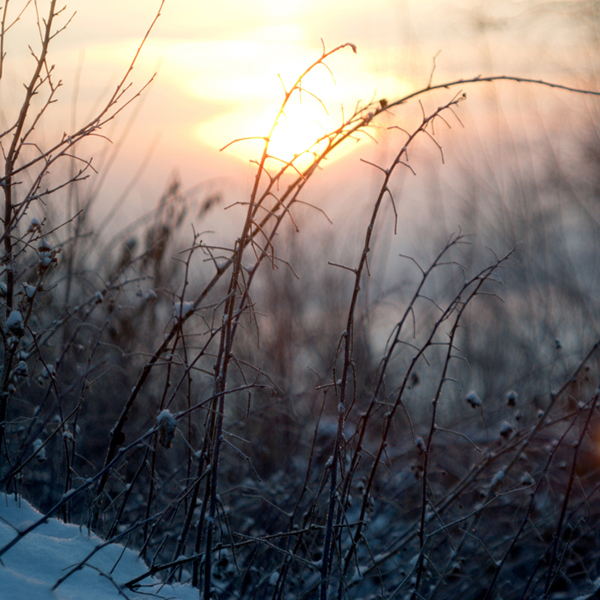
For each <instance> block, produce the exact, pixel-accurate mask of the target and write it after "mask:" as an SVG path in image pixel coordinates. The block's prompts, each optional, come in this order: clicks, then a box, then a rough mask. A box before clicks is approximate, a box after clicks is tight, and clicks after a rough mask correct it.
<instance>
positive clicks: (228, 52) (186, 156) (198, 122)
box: [0, 0, 589, 208]
mask: <svg viewBox="0 0 600 600" xmlns="http://www.w3.org/2000/svg"><path fill="white" fill-rule="evenodd" d="M20 4H24V2H21V3H20ZM45 4H46V3H45V2H41V3H39V5H40V7H43V6H44V5H45ZM579 4H580V3H578V2H575V1H574V2H572V3H571V4H569V3H566V4H563V5H562V8H561V9H560V10H555V9H553V8H546V9H541V8H539V6H538V4H536V3H535V2H532V1H529V0H528V1H523V0H521V1H516V2H479V1H477V0H427V1H417V0H372V1H371V2H368V3H366V2H364V1H358V0H344V1H341V0H321V1H318V2H317V1H316V0H297V1H294V2H287V1H280V0H252V1H247V0H246V1H242V0H224V1H223V2H220V3H203V2H198V1H197V0H166V2H165V3H164V6H163V8H162V12H161V16H160V18H159V19H158V21H157V23H156V25H155V27H154V29H153V31H152V33H151V34H150V37H149V39H148V40H147V42H146V45H145V47H144V49H143V50H142V53H141V55H140V57H139V59H138V62H137V63H136V66H135V69H134V70H133V72H132V74H131V81H132V83H133V88H132V89H139V87H141V86H142V85H143V84H144V83H145V82H146V81H148V80H149V78H150V77H151V76H152V74H153V73H155V72H156V73H157V76H156V79H155V80H154V82H153V83H152V85H151V86H150V88H149V89H148V90H146V92H145V93H144V94H143V96H142V98H141V100H140V101H139V102H137V103H135V104H134V105H133V106H132V107H131V109H130V110H128V111H126V112H124V113H123V114H122V115H121V116H120V118H119V119H118V120H117V122H116V123H114V124H111V125H110V126H109V127H108V128H107V130H106V132H105V133H106V134H107V136H108V137H109V138H110V139H111V140H112V142H113V143H112V145H107V144H106V143H104V141H102V142H100V143H99V144H98V146H97V147H94V148H93V153H94V154H95V155H96V164H97V165H102V164H103V163H102V161H103V160H105V161H106V158H105V157H104V158H103V154H102V153H103V152H107V151H109V150H114V149H115V148H116V147H118V148H121V149H120V151H119V155H118V159H117V160H114V161H113V164H112V167H111V173H110V176H108V177H107V181H106V183H105V187H106V196H107V198H111V197H115V196H118V195H119V190H120V189H123V188H124V187H126V185H127V181H128V179H131V177H132V174H134V173H137V172H138V170H139V169H141V168H142V166H143V165H146V167H145V170H144V174H143V177H141V178H140V182H139V183H138V184H137V186H136V188H135V192H134V193H133V194H132V196H133V201H134V205H135V206H136V207H138V208H139V203H140V202H148V197H149V196H154V197H157V196H158V195H159V194H160V191H162V189H164V188H165V187H166V185H167V183H168V182H169V179H170V178H171V177H172V176H173V175H174V174H177V175H178V176H179V177H180V178H181V179H182V181H183V183H184V186H185V187H193V186H196V185H200V186H203V187H204V188H205V189H206V190H207V191H211V190H217V189H218V190H221V191H224V192H225V193H232V194H235V191H234V190H237V192H240V191H241V190H242V189H246V187H244V186H247V185H248V182H249V181H250V178H251V175H252V168H251V163H250V161H251V160H252V159H255V158H256V156H257V153H258V152H259V150H260V142H258V141H246V142H242V143H238V144H233V145H232V146H230V147H228V148H227V149H226V150H225V151H223V152H219V149H220V148H222V147H223V146H225V145H226V144H228V143H229V142H231V141H232V140H234V139H237V138H241V137H246V136H261V135H264V134H265V130H268V127H269V125H270V123H271V122H272V119H273V117H274V114H275V111H276V109H277V107H278V105H279V103H280V101H281V98H282V93H283V86H289V85H290V84H291V82H292V81H293V80H294V79H295V78H296V76H297V75H298V74H299V73H300V72H301V71H303V70H304V69H305V68H306V66H308V64H310V63H311V62H313V61H314V60H315V59H316V58H318V56H319V55H320V53H321V50H322V44H324V45H325V48H326V49H328V50H329V49H331V48H333V47H336V46H338V45H340V44H343V43H345V42H352V43H353V44H355V45H356V47H357V50H358V52H357V53H356V54H354V53H353V52H352V51H351V50H349V49H345V50H344V51H342V52H340V53H339V54H337V55H336V56H334V57H332V58H331V59H330V60H329V61H328V66H329V67H330V69H331V73H330V72H328V71H326V70H325V69H320V70H318V71H317V72H316V75H315V77H313V78H312V79H310V80H309V81H307V82H306V87H307V89H309V90H310V91H311V92H313V93H314V94H315V95H316V96H318V98H319V99H320V100H322V102H323V105H324V106H325V107H326V108H327V111H328V112H327V113H325V110H324V109H323V106H322V105H321V104H320V103H319V102H317V101H316V100H314V99H313V98H311V97H310V96H309V97H307V96H306V95H305V97H304V99H303V101H302V104H301V105H299V104H298V105H296V106H295V107H294V110H290V111H289V114H288V115H287V118H286V120H285V122H283V123H282V124H281V126H280V128H279V130H278V133H279V135H278V138H277V140H276V144H275V149H276V150H277V151H278V153H280V154H281V155H282V156H283V157H287V156H290V155H291V154H293V152H295V151H296V148H298V147H303V146H304V144H306V142H307V140H310V139H311V138H312V137H313V136H314V135H317V134H318V133H319V132H322V131H323V130H324V129H327V128H330V127H332V126H335V125H336V124H337V123H339V122H340V119H341V118H342V106H343V107H344V110H345V111H346V113H347V112H348V111H350V110H351V109H353V108H354V107H355V106H356V104H357V103H366V102H368V101H371V100H373V99H377V98H379V97H386V98H391V99H393V98H397V97H399V96H401V95H403V94H406V93H407V92H409V91H412V90H414V89H417V88H419V87H423V86H424V85H425V84H426V83H427V80H428V79H429V76H430V74H431V71H432V68H433V65H434V63H435V73H434V79H433V81H434V83H435V82H439V81H443V80H448V79H454V78H456V77H470V76H474V75H477V74H481V73H483V74H502V73H504V74H507V73H508V74H515V75H520V76H537V77H547V78H549V79H552V80H560V81H563V82H565V81H566V82H569V83H572V82H573V81H575V80H577V77H579V75H580V73H578V70H585V68H586V64H585V63H586V60H585V52H586V46H585V45H584V43H583V41H582V40H584V39H585V38H586V36H587V33H589V32H588V31H587V29H586V25H585V24H582V20H581V19H579V20H573V19H571V18H570V16H569V15H570V14H571V13H573V12H575V10H574V8H573V7H575V6H578V5H579ZM9 6H11V10H13V11H15V12H16V11H17V8H18V6H19V2H12V3H11V4H10V5H9ZM159 6H160V1H157V0H129V1H128V2H127V3H123V2H121V1H118V0H106V1H105V2H102V3H99V2H89V1H88V0H69V1H68V2H67V3H66V9H65V11H64V13H62V15H61V16H60V19H61V20H62V21H60V22H63V23H64V22H66V20H67V18H68V17H70V16H71V15H73V14H74V17H73V19H72V21H71V22H70V23H69V25H68V27H67V28H66V29H65V31H63V32H62V33H61V34H60V35H59V36H57V38H56V39H55V41H54V42H53V46H52V48H51V60H52V61H53V62H55V64H56V65H57V73H58V76H60V77H61V79H62V81H63V88H62V89H61V90H60V93H59V95H58V102H57V104H56V105H55V106H54V107H53V108H52V111H53V112H52V117H51V118H49V119H48V120H47V123H46V124H45V125H44V128H45V129H44V130H43V131H42V135H44V136H47V137H48V138H49V137H50V135H51V133H52V129H53V128H56V131H68V129H69V128H70V127H72V125H73V123H82V122H83V120H84V119H85V118H86V117H89V116H90V115H92V114H93V112H94V110H97V109H98V107H99V106H100V104H101V101H102V99H103V98H104V99H106V98H107V97H108V96H109V95H110V93H111V91H112V89H114V86H115V85H116V84H117V82H118V81H119V80H120V78H121V77H122V75H123V73H124V72H125V71H126V69H127V66H128V64H129V62H130V60H131V58H132V56H133V55H134V53H135V51H136V48H137V47H138V45H139V42H140V40H141V39H142V38H143V36H144V34H145V32H146V31H147V28H148V26H149V25H150V23H152V21H153V19H154V17H155V15H156V12H157V10H158V7H159ZM569 7H571V8H569ZM32 11H33V6H30V7H28V9H27V10H26V11H25V13H24V14H23V16H22V18H21V22H20V23H18V24H17V26H16V27H15V28H14V29H13V31H12V32H10V35H11V36H12V37H8V38H7V41H6V44H5V47H6V50H7V52H8V55H7V72H6V74H5V81H6V82H7V83H8V84H9V85H8V86H6V85H5V89H4V90H3V91H2V92H0V93H2V94H3V96H2V100H3V102H2V105H3V106H4V107H7V106H13V105H14V106H17V104H16V102H17V101H18V99H19V98H20V96H19V92H20V90H21V85H20V80H22V78H23V73H24V72H26V69H27V67H28V66H30V65H31V62H32V61H31V58H30V57H29V56H28V52H29V51H28V48H27V43H29V42H28V40H29V39H33V37H32V34H33V35H34V34H35V31H34V30H33V29H32V23H33V21H32V19H33V16H34V13H33V12H32ZM583 22H585V19H584V20H583ZM549 39H551V40H552V43H551V44H549V43H548V40H549ZM582 53H583V54H582ZM575 54H577V56H578V60H577V61H574V60H573V56H574V55H575ZM581 56H584V59H583V61H582V60H581ZM332 75H333V77H332ZM6 88H8V91H7V89H6ZM481 93H482V94H485V92H484V91H482V92H481ZM511 93H512V92H511ZM75 98H76V101H75ZM11 102H12V103H13V104H11ZM475 106H476V103H472V109H473V110H475V108H474V107H475ZM74 107H76V108H74ZM5 110H6V109H5ZM520 110H522V107H520ZM5 120H6V121H8V120H9V119H7V118H6V117H5ZM480 125H481V124H480ZM481 126H482V125H481ZM121 139H123V140H124V141H123V142H122V144H121V142H120V140H121ZM371 145H372V144H371ZM368 146H369V142H367V143H366V144H362V145H359V146H358V147H357V146H352V147H348V154H350V155H351V157H350V158H348V156H346V158H345V159H344V160H345V162H344V164H345V165H346V167H345V168H346V169H354V168H355V166H354V167H353V166H352V165H356V161H358V158H359V156H361V155H362V154H361V153H362V152H363V149H364V148H366V152H369V148H368ZM91 152H92V150H90V153H91ZM342 155H343V153H340V155H339V156H338V159H340V160H341V159H342V158H343V156H342ZM336 173H337V175H336V176H338V177H340V176H343V170H340V168H338V169H337V171H336ZM106 202H107V204H108V203H109V202H110V200H109V199H107V201H106Z"/></svg>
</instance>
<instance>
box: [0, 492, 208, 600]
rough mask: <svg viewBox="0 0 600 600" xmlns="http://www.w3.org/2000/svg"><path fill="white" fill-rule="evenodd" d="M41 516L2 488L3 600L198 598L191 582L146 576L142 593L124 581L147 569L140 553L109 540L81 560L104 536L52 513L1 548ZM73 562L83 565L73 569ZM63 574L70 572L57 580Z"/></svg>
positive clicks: (0, 587)
mask: <svg viewBox="0 0 600 600" xmlns="http://www.w3.org/2000/svg"><path fill="white" fill-rule="evenodd" d="M41 517H42V515H41V514H40V513H39V512H38V511H36V510H35V509H34V508H33V507H32V506H31V505H30V504H28V503H27V502H25V500H22V499H18V500H17V499H15V498H14V497H13V496H6V495H5V494H0V553H1V554H0V598H1V599H2V600H23V599H26V600H113V599H117V598H118V599H120V600H123V598H129V599H130V600H133V599H134V598H135V599H138V600H141V599H142V598H144V600H148V598H149V597H151V598H161V599H165V600H166V599H172V600H192V599H194V600H197V598H198V590H197V589H195V588H192V587H191V586H182V585H179V584H175V585H172V586H171V585H164V584H161V583H160V582H159V581H157V580H156V579H152V578H150V577H148V578H147V579H144V580H143V581H142V582H141V584H142V585H143V587H142V588H140V592H141V593H138V592H133V591H131V590H129V589H128V588H126V587H122V586H123V584H125V583H126V582H128V581H131V580H132V579H134V578H135V577H137V576H139V575H141V574H143V573H145V572H146V571H147V570H148V568H147V566H146V565H145V564H144V563H143V562H142V560H140V558H139V556H138V555H137V554H136V553H135V552H133V551H131V550H128V549H126V548H124V547H123V546H121V545H118V544H110V545H107V546H105V547H104V548H101V549H100V550H99V551H98V552H96V553H95V554H93V556H91V557H90V558H89V559H88V560H85V559H86V557H88V556H89V555H90V553H92V552H93V550H94V549H95V548H97V547H98V546H99V545H101V544H103V540H101V539H100V538H99V537H97V536H96V535H93V534H89V533H88V531H87V530H86V529H85V528H82V527H78V526H76V525H66V524H65V523H62V522H61V521H58V520H56V519H50V520H49V521H48V522H47V523H44V524H43V525H40V526H39V527H37V528H36V529H34V530H33V531H31V532H30V533H28V534H27V535H26V536H24V537H23V538H22V539H21V540H19V541H18V542H17V543H16V544H15V545H14V546H13V547H12V548H10V549H9V550H7V551H5V552H3V549H5V547H6V545H7V544H9V543H10V542H11V541H12V540H14V539H15V538H16V537H18V532H19V531H24V530H25V529H26V528H28V527H29V526H31V525H32V524H34V523H35V522H37V521H38V520H39V519H40V518H41ZM82 561H84V562H82ZM77 565H81V568H79V569H77V570H75V571H74V572H71V571H73V569H74V567H76V566H77ZM69 573H70V574H69ZM65 575H68V577H67V578H66V579H65V580H64V581H62V582H60V580H61V578H63V577H64V576H65ZM59 582H60V584H59V585H58V587H55V586H56V584H57V583H59ZM53 588H54V589H53Z"/></svg>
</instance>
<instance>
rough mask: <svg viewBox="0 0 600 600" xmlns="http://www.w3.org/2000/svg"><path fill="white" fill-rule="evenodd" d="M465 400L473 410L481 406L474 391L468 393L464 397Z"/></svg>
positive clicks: (479, 399)
mask: <svg viewBox="0 0 600 600" xmlns="http://www.w3.org/2000/svg"><path fill="white" fill-rule="evenodd" d="M465 400H466V401H467V402H468V403H469V404H470V405H471V406H472V407H473V408H477V407H478V406H481V398H480V397H479V396H478V395H477V392H474V391H470V392H469V393H468V394H467V395H466V397H465Z"/></svg>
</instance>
